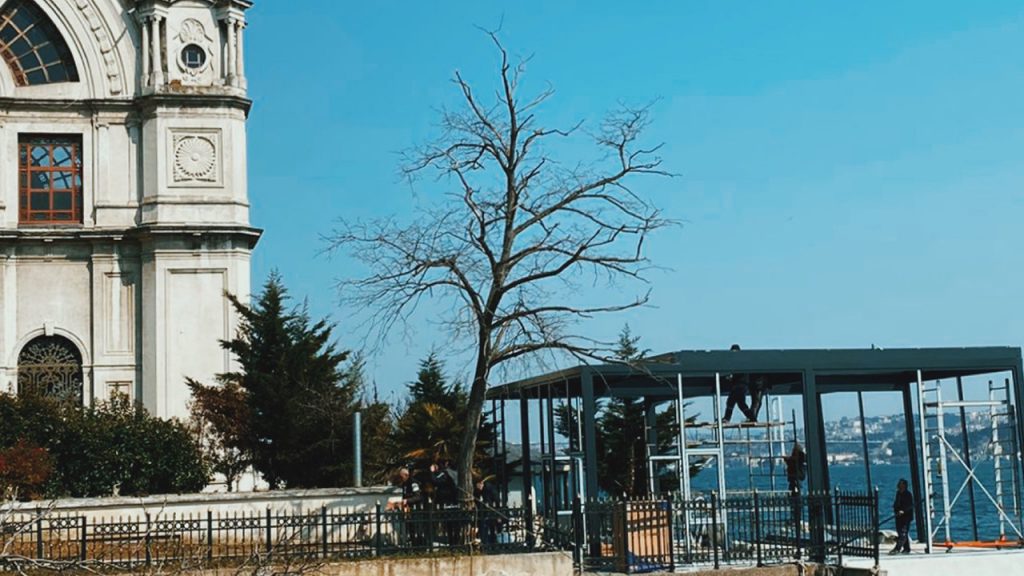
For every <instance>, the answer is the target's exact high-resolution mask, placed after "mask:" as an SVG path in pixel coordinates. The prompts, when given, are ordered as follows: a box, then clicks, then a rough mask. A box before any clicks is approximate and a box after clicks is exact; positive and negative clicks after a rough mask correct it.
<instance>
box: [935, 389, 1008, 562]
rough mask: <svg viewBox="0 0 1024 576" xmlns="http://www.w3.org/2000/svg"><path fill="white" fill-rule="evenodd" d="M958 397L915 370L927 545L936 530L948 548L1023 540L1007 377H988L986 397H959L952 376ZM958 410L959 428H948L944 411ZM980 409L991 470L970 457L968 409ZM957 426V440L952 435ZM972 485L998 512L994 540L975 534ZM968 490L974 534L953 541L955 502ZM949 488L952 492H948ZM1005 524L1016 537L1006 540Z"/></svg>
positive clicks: (948, 412)
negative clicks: (953, 478) (956, 478)
mask: <svg viewBox="0 0 1024 576" xmlns="http://www.w3.org/2000/svg"><path fill="white" fill-rule="evenodd" d="M956 384H957V398H956V399H955V400H947V399H943V397H942V381H941V380H936V381H934V382H926V381H924V379H923V378H922V375H921V371H920V370H918V371H917V391H918V394H917V398H918V413H919V414H920V432H921V452H922V458H921V460H922V466H923V472H924V473H923V478H924V506H925V511H924V512H925V529H926V535H927V541H926V544H927V545H928V549H929V551H930V550H931V549H932V547H933V545H934V544H935V539H936V535H938V534H939V532H940V531H942V533H943V538H944V539H943V540H942V544H943V546H945V547H946V549H947V550H949V549H952V548H953V547H954V546H965V547H1005V546H1015V545H1019V544H1021V543H1024V534H1022V529H1024V528H1022V526H1024V523H1022V511H1021V508H1020V505H1019V502H1020V498H1019V496H1020V488H1021V486H1020V481H1021V479H1020V477H1019V475H1020V474H1019V469H1020V466H1019V462H1020V461H1021V460H1020V459H1021V453H1020V446H1019V444H1018V442H1017V433H1016V426H1017V422H1016V414H1015V410H1014V405H1013V402H1012V399H1011V388H1010V380H1009V378H1007V379H1005V380H1004V381H1003V383H1002V384H999V383H993V381H992V380H989V381H988V400H964V396H963V382H962V380H961V379H960V378H957V382H956ZM953 410H957V411H959V420H960V429H959V430H958V431H953V432H952V434H951V431H950V430H949V428H950V426H949V425H948V424H949V423H948V422H947V419H946V416H947V415H949V414H950V412H951V411H953ZM978 412H980V416H982V417H983V418H984V417H985V416H987V418H986V419H985V420H986V428H987V430H986V436H988V450H987V452H988V455H989V456H990V457H991V461H992V472H993V474H992V476H991V477H988V476H987V474H981V475H979V473H978V472H979V463H978V462H977V460H974V461H972V458H971V446H970V432H971V430H970V426H969V423H970V420H971V419H970V418H969V417H968V415H969V414H971V413H978ZM957 432H959V436H960V438H959V439H958V440H959V442H958V444H959V446H957V445H955V444H954V442H953V441H952V439H951V436H956V435H957ZM958 468H960V469H962V470H963V473H964V479H963V481H962V482H961V483H960V485H959V487H956V491H955V493H952V492H951V486H950V472H951V469H954V470H955V469H958ZM975 488H977V489H978V490H980V491H981V493H982V494H983V495H984V496H985V498H986V499H987V500H988V501H989V502H990V503H991V505H992V506H993V507H994V508H995V510H996V512H997V514H998V523H999V534H998V537H997V538H996V539H994V540H987V541H986V540H979V539H978V527H977V522H976V520H975V518H976V513H975V492H974V489H975ZM965 492H966V494H967V495H968V497H969V500H970V507H971V518H972V522H973V524H972V528H973V533H974V540H971V541H960V542H956V541H954V538H953V535H952V518H953V512H954V508H955V506H956V504H957V502H959V501H960V499H961V497H962V496H963V495H964V494H965ZM951 494H952V496H951ZM1007 528H1009V529H1010V530H1011V531H1012V533H1013V534H1014V535H1016V541H1015V542H1014V541H1008V540H1007V537H1006V536H1007Z"/></svg>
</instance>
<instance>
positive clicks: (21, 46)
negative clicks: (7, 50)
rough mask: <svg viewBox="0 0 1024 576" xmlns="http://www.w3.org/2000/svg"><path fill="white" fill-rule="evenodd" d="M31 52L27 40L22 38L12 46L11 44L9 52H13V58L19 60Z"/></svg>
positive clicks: (30, 46)
mask: <svg viewBox="0 0 1024 576" xmlns="http://www.w3.org/2000/svg"><path fill="white" fill-rule="evenodd" d="M31 50H32V45H31V44H29V43H28V40H25V38H24V37H21V38H18V39H17V40H15V41H14V44H11V52H13V53H14V56H15V57H18V58H20V57H21V56H22V55H23V54H25V53H26V52H29V51H31Z"/></svg>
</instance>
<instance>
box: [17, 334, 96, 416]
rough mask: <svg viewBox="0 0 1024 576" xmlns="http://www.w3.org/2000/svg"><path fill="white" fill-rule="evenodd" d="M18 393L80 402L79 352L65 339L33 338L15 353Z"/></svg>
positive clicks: (80, 366)
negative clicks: (19, 351)
mask: <svg viewBox="0 0 1024 576" xmlns="http://www.w3.org/2000/svg"><path fill="white" fill-rule="evenodd" d="M18 394H19V395H22V396H42V397H44V398H50V399H52V400H56V401H58V402H67V403H70V404H81V403H82V355H81V354H80V353H79V352H78V348H77V347H76V346H75V345H74V344H73V343H72V342H71V341H70V340H68V339H67V338H64V337H61V336H40V337H38V338H34V339H33V340H32V341H30V342H29V343H28V344H26V345H25V347H24V348H22V349H21V354H19V355H18Z"/></svg>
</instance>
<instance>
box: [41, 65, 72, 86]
mask: <svg viewBox="0 0 1024 576" xmlns="http://www.w3.org/2000/svg"><path fill="white" fill-rule="evenodd" d="M46 75H47V76H49V77H50V82H67V80H68V69H67V68H65V67H64V65H63V64H54V65H53V66H50V67H49V68H47V69H46Z"/></svg>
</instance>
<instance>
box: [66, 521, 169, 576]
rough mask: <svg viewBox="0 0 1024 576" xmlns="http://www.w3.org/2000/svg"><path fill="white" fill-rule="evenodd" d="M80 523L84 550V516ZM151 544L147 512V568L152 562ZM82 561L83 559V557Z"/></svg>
mask: <svg viewBox="0 0 1024 576" xmlns="http://www.w3.org/2000/svg"><path fill="white" fill-rule="evenodd" d="M82 521H83V529H82V533H83V536H82V545H83V548H84V546H85V536H84V533H85V529H84V522H85V517H84V516H83V517H82ZM151 543H152V536H151V534H150V516H149V512H146V566H149V564H150V563H151V562H152V561H153V556H152V551H151V549H150V548H151V546H150V544H151ZM83 556H84V555H83ZM82 559H83V560H84V559H85V558H84V557H83V558H82Z"/></svg>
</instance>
